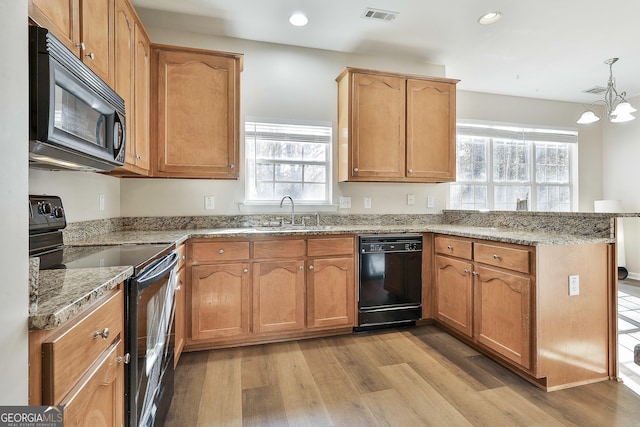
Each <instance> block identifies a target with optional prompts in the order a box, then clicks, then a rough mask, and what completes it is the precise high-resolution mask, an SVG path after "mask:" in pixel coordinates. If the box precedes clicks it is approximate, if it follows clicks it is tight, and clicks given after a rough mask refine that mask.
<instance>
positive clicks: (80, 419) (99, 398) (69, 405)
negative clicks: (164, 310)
mask: <svg viewBox="0 0 640 427" xmlns="http://www.w3.org/2000/svg"><path fill="white" fill-rule="evenodd" d="M123 354H124V343H123V342H122V341H121V340H118V341H117V342H115V343H113V344H112V345H111V347H109V349H108V350H107V352H106V354H105V355H104V357H103V358H102V359H100V360H98V361H97V362H96V363H95V364H94V365H93V366H92V369H91V370H90V371H89V372H88V373H87V374H86V375H85V376H84V377H83V378H82V379H81V380H80V382H79V385H78V387H77V388H76V389H74V390H72V392H71V393H70V394H69V396H68V397H67V398H65V399H64V400H62V401H61V402H60V405H64V406H65V409H64V425H65V426H78V427H80V426H96V427H111V426H122V425H123V422H124V399H123V396H124V370H123V369H122V366H123V365H122V356H123Z"/></svg>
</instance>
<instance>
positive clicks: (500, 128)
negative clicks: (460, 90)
mask: <svg viewBox="0 0 640 427" xmlns="http://www.w3.org/2000/svg"><path fill="white" fill-rule="evenodd" d="M457 130H458V132H457V134H458V135H463V136H466V137H470V136H476V137H479V138H488V139H489V142H488V147H487V180H486V181H462V180H457V181H456V182H454V183H451V185H486V187H487V206H486V208H475V210H485V209H488V210H505V209H504V208H496V207H495V187H496V186H529V187H530V188H531V190H530V193H531V194H529V206H528V209H529V210H531V211H535V210H536V207H537V202H538V201H537V189H538V187H540V186H548V187H553V186H569V187H570V191H571V196H570V207H569V211H575V210H576V209H577V206H578V144H577V142H578V132H577V130H576V129H567V128H560V127H547V126H535V127H532V126H530V125H529V126H526V127H524V126H521V125H516V124H511V123H499V122H484V121H471V120H465V121H460V122H459V123H458V124H457ZM518 135H521V136H518ZM494 139H511V140H524V141H525V142H527V150H528V153H529V168H528V169H529V181H528V182H526V183H525V182H496V181H494V170H493V169H494V168H493V155H494V143H493V140H494ZM545 142H549V143H554V142H555V143H567V144H569V182H568V183H558V184H554V183H537V182H536V158H535V144H536V143H545ZM456 145H457V140H456ZM452 196H453V194H452V193H451V187H450V192H449V197H448V201H447V206H448V207H449V208H450V209H467V208H464V207H463V208H459V207H457V206H454V205H453V203H452V199H451V198H452ZM510 210H511V209H510ZM514 210H515V209H514Z"/></svg>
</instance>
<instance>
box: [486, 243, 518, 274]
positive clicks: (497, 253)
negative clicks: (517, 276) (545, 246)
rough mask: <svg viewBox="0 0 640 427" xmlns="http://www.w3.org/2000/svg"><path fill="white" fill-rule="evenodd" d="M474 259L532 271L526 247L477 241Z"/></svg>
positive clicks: (503, 266)
mask: <svg viewBox="0 0 640 427" xmlns="http://www.w3.org/2000/svg"><path fill="white" fill-rule="evenodd" d="M474 260H475V261H477V262H481V263H483V264H488V265H493V266H495V267H502V268H506V269H509V270H514V271H519V272H520V273H529V272H530V263H529V251H527V250H524V249H517V248H511V247H506V246H498V245H488V244H485V243H476V244H475V245H474Z"/></svg>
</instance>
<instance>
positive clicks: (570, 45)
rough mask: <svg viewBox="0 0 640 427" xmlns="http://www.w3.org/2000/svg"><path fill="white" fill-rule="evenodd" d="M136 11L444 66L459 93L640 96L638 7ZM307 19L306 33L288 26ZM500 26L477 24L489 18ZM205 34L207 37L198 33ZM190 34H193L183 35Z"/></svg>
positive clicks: (410, 2)
mask: <svg viewBox="0 0 640 427" xmlns="http://www.w3.org/2000/svg"><path fill="white" fill-rule="evenodd" d="M133 4H134V5H135V6H136V7H143V8H146V9H158V10H163V11H169V12H176V13H182V14H187V15H194V20H195V19H198V20H199V22H202V19H207V20H208V19H210V21H211V25H208V26H207V30H206V31H207V32H209V33H211V34H215V35H219V36H226V37H234V38H240V39H248V40H257V41H265V42H272V43H280V44H288V45H295V46H304V47H311V48H319V49H327V50H334V51H339V52H347V53H349V52H350V53H359V54H375V55H387V56H390V57H406V56H411V57H414V58H422V59H424V61H425V62H428V63H433V64H442V65H445V66H446V74H447V77H451V78H457V79H460V80H461V82H460V83H459V85H458V89H460V90H467V91H477V92H487V93H497V94H506V95H515V96H525V97H532V98H542V99H553V100H562V101H574V102H583V103H589V102H593V101H595V100H597V99H600V98H601V97H602V96H601V95H590V94H584V93H582V91H584V90H586V89H589V88H592V87H593V86H606V83H607V79H608V75H609V69H608V66H607V65H605V64H604V63H603V61H604V60H606V59H607V58H610V57H614V56H615V57H619V58H620V61H618V63H617V64H615V65H614V67H613V74H614V77H615V78H616V86H617V88H618V90H619V91H626V92H627V95H628V97H634V96H637V95H640V0H609V1H605V0H440V1H434V0H182V1H175V0H133ZM366 7H373V8H377V9H383V10H391V11H395V12H399V15H398V17H397V19H396V20H395V21H393V22H383V21H372V20H366V19H363V18H361V16H362V14H363V12H364V9H365V8H366ZM298 10H300V11H304V12H305V13H306V15H307V16H308V18H309V24H308V25H307V26H306V27H302V28H297V27H293V26H291V25H290V24H289V23H288V18H289V15H290V14H291V12H293V11H298ZM495 10H497V11H501V12H502V14H503V17H502V19H501V20H500V21H498V22H497V23H495V24H493V25H489V26H482V25H479V24H478V23H477V22H476V21H477V19H478V17H479V16H480V15H482V14H483V13H485V12H489V11H495ZM198 28H202V26H201V25H198ZM185 30H188V31H189V30H192V29H190V28H185Z"/></svg>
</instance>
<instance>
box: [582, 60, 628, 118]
mask: <svg viewBox="0 0 640 427" xmlns="http://www.w3.org/2000/svg"><path fill="white" fill-rule="evenodd" d="M617 61H618V58H609V59H607V60H606V61H604V63H605V64H607V65H608V66H609V82H608V83H607V91H606V92H605V94H604V99H601V100H598V101H595V102H593V103H591V104H589V106H588V107H587V108H586V110H585V112H584V113H582V115H581V116H580V118H579V119H578V123H580V124H587V123H593V122H597V121H598V120H600V117H599V116H598V115H596V113H594V112H593V110H592V109H591V108H592V107H593V105H595V104H596V103H599V102H602V103H604V104H605V105H606V106H607V118H608V119H609V121H610V122H612V123H622V122H629V121H631V120H634V119H635V117H634V116H633V115H632V114H631V113H634V112H636V111H637V110H636V109H635V108H633V107H632V106H631V104H629V103H628V102H627V100H626V99H625V96H627V93H626V92H620V93H618V91H617V90H616V81H615V79H614V78H613V64H615V63H616V62H617Z"/></svg>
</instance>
